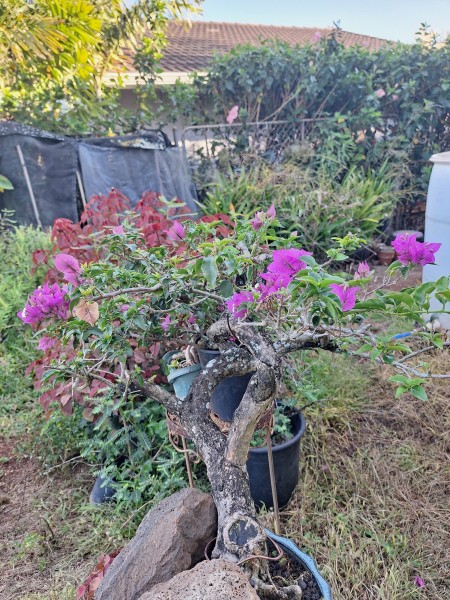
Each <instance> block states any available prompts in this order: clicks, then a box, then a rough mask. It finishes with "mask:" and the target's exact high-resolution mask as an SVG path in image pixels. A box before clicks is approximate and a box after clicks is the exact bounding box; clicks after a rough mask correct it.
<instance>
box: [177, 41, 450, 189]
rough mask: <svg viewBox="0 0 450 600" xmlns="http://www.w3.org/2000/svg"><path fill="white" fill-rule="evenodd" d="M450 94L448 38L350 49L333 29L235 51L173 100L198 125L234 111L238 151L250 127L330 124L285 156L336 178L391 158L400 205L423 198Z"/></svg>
mask: <svg viewBox="0 0 450 600" xmlns="http://www.w3.org/2000/svg"><path fill="white" fill-rule="evenodd" d="M449 89H450V38H447V40H446V41H445V42H441V43H439V42H438V41H437V40H436V39H435V38H433V37H430V36H428V38H427V42H426V43H424V42H423V41H420V38H418V41H417V42H416V43H415V44H412V45H407V44H389V45H386V47H384V48H382V49H380V50H378V51H376V52H369V51H368V50H367V49H365V48H363V47H353V48H346V47H344V45H343V44H342V43H340V41H339V30H336V31H335V33H334V35H333V36H331V37H330V38H327V39H323V40H321V41H320V42H319V43H318V44H315V45H311V46H303V47H300V46H297V47H290V46H289V45H287V44H284V43H280V42H266V43H263V44H262V45H261V46H260V47H252V46H241V47H237V48H235V49H234V50H232V51H231V52H230V53H228V54H227V55H225V56H221V57H216V58H215V60H214V61H213V63H212V65H211V67H210V69H209V71H208V73H207V74H206V75H204V76H200V75H198V76H196V77H195V78H194V79H193V83H192V85H191V86H188V85H187V84H178V85H177V86H175V87H174V88H173V89H172V94H171V100H172V104H173V107H174V109H175V112H176V113H177V114H181V115H184V116H185V118H186V119H188V120H190V121H192V122H193V123H204V122H205V119H206V121H207V122H208V123H224V122H225V119H226V116H227V114H228V112H229V110H230V109H231V107H232V106H235V105H238V106H239V117H238V120H237V121H235V124H236V123H240V124H241V125H242V128H241V129H239V128H236V129H233V132H235V137H236V145H237V146H239V148H238V149H239V152H242V151H243V148H242V143H243V140H244V142H245V131H246V123H248V122H252V121H270V120H274V119H281V120H288V121H293V122H294V121H295V120H296V119H300V118H314V119H316V118H326V120H324V121H321V122H319V123H317V124H316V125H315V126H314V127H313V129H312V131H311V132H310V133H309V136H308V141H307V143H306V144H305V145H304V146H303V147H302V146H301V145H298V144H297V146H295V147H292V149H291V150H292V151H291V152H290V156H287V155H288V154H289V153H286V156H284V157H283V158H284V159H286V158H290V159H292V158H293V159H294V160H295V161H296V162H297V163H300V164H302V165H303V166H305V165H307V166H309V167H311V168H312V169H313V170H319V171H322V172H325V173H331V176H332V177H333V178H336V179H337V180H338V181H341V180H342V178H343V177H345V176H346V174H347V172H348V169H349V168H350V167H352V168H361V169H363V170H364V171H365V172H367V171H368V170H372V171H373V170H377V169H378V168H379V167H380V166H381V165H383V164H384V162H385V161H386V159H389V162H390V163H391V164H393V165H395V169H396V172H397V175H400V178H399V181H398V182H397V186H398V187H400V189H401V190H402V195H403V198H404V200H408V198H409V197H410V196H411V194H412V195H413V197H414V199H416V200H423V199H424V195H425V192H426V189H427V185H428V179H429V174H430V171H431V166H430V163H429V158H430V156H431V155H432V154H434V153H436V152H440V151H443V150H446V149H447V148H448V144H449V140H450V138H449V135H450V134H449V120H450V97H449V94H448V91H449ZM217 154H220V152H219V153H217ZM222 154H223V153H222ZM218 158H220V157H218ZM217 164H219V166H220V160H217Z"/></svg>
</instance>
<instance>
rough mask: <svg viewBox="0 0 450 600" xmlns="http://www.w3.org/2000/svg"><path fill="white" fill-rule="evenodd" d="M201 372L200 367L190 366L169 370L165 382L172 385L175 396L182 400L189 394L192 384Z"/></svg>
mask: <svg viewBox="0 0 450 600" xmlns="http://www.w3.org/2000/svg"><path fill="white" fill-rule="evenodd" d="M200 370H201V366H200V365H190V366H188V367H183V368H182V369H171V370H170V371H169V375H168V376H167V381H168V382H169V383H171V384H172V385H173V389H174V392H175V396H176V397H177V398H179V399H180V400H184V399H185V398H186V396H187V395H188V393H189V388H190V387H191V385H192V382H193V381H194V379H195V378H196V377H197V375H198V373H199V371H200Z"/></svg>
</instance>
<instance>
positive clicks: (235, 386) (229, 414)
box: [198, 348, 253, 421]
mask: <svg viewBox="0 0 450 600" xmlns="http://www.w3.org/2000/svg"><path fill="white" fill-rule="evenodd" d="M219 354H220V352H219V351H218V350H205V349H203V348H199V349H198V357H199V360H200V364H201V366H202V369H204V368H205V367H206V365H207V364H208V363H209V362H210V361H211V360H214V359H215V358H217V357H218V356H219ZM252 375H253V373H248V374H247V375H240V376H239V377H227V378H226V379H224V380H223V381H221V382H220V383H219V385H218V386H217V387H216V389H215V390H214V392H213V395H212V396H211V410H212V411H213V412H214V413H215V414H216V415H217V416H218V417H220V419H222V421H232V420H233V415H234V411H235V410H236V408H237V407H238V406H239V404H240V403H241V400H242V398H243V396H244V394H245V390H246V389H247V385H248V382H249V381H250V378H251V376H252Z"/></svg>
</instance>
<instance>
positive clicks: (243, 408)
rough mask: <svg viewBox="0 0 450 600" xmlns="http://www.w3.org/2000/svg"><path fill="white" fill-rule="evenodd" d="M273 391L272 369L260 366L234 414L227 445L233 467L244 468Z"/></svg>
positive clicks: (273, 395) (228, 456)
mask: <svg viewBox="0 0 450 600" xmlns="http://www.w3.org/2000/svg"><path fill="white" fill-rule="evenodd" d="M276 389H277V382H276V379H275V373H274V371H273V369H272V368H270V367H267V366H266V365H264V364H262V363H260V365H258V367H257V370H256V373H255V374H254V375H253V376H252V378H251V379H250V382H249V384H248V386H247V390H246V392H245V394H244V397H243V398H242V401H241V403H240V405H239V406H238V408H237V409H236V411H235V413H234V417H233V422H232V424H231V428H230V431H229V434H228V442H227V451H226V460H227V461H228V462H230V463H232V464H234V465H236V466H241V467H243V466H245V463H246V462H247V458H248V449H249V446H250V442H251V439H252V437H253V433H254V431H255V427H256V425H257V423H258V421H259V420H260V419H261V417H262V416H263V414H264V413H265V412H266V411H267V410H268V409H269V407H270V405H271V404H272V402H273V399H274V397H275V393H276Z"/></svg>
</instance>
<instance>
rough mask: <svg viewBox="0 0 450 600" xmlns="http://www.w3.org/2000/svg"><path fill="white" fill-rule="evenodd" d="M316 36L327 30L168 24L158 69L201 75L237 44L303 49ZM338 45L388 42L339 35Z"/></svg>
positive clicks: (369, 46) (371, 46) (328, 31)
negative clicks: (270, 42) (274, 43)
mask: <svg viewBox="0 0 450 600" xmlns="http://www.w3.org/2000/svg"><path fill="white" fill-rule="evenodd" d="M318 33H320V35H321V36H328V35H330V34H331V29H320V28H317V27H280V26H274V25H247V24H243V23H216V22H208V21H193V22H192V26H191V27H190V28H189V29H187V30H186V29H185V28H184V27H183V25H181V24H180V23H175V22H171V23H170V24H169V31H168V40H169V44H168V46H167V48H166V50H165V53H164V56H163V58H162V60H161V67H162V69H163V71H172V72H173V71H175V72H192V71H202V70H205V68H206V67H207V66H208V63H209V62H210V61H211V58H212V57H213V55H214V54H216V53H219V54H224V53H226V52H228V51H230V50H231V49H232V48H234V46H237V45H238V44H254V45H257V44H260V43H261V41H263V40H268V39H278V40H280V41H283V42H287V43H288V44H292V45H295V44H299V45H305V44H307V43H317V38H318ZM342 42H343V43H344V45H345V46H347V47H348V46H357V45H359V46H363V47H366V48H367V49H368V50H378V49H379V48H382V47H383V46H385V45H386V44H388V43H389V42H388V40H383V39H380V38H375V37H371V36H368V35H360V34H358V33H350V32H349V31H343V32H342Z"/></svg>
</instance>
